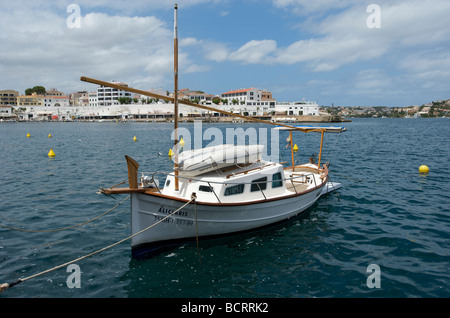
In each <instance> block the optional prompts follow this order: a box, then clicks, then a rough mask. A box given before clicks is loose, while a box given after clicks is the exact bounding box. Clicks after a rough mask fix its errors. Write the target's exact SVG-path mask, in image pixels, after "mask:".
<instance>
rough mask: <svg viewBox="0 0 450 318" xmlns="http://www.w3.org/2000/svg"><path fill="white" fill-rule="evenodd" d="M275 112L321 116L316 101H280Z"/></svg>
mask: <svg viewBox="0 0 450 318" xmlns="http://www.w3.org/2000/svg"><path fill="white" fill-rule="evenodd" d="M274 110H275V113H276V114H280V113H283V115H292V116H302V115H309V116H319V105H318V104H317V103H315V102H310V101H300V102H279V103H276V105H275V109H274Z"/></svg>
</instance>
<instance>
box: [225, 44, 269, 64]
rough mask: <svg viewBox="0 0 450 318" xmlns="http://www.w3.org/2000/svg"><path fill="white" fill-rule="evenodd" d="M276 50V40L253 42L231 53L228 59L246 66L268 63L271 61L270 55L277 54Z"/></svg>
mask: <svg viewBox="0 0 450 318" xmlns="http://www.w3.org/2000/svg"><path fill="white" fill-rule="evenodd" d="M276 48H277V43H276V42H275V41H274V40H262V41H256V40H252V41H249V42H247V43H245V44H244V45H243V46H241V47H240V48H239V49H238V50H236V51H235V52H232V53H230V54H229V56H228V58H229V59H230V60H233V61H240V62H243V63H245V64H247V63H267V62H268V61H269V60H270V54H271V53H273V52H275V51H276Z"/></svg>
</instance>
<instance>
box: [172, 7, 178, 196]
mask: <svg viewBox="0 0 450 318" xmlns="http://www.w3.org/2000/svg"><path fill="white" fill-rule="evenodd" d="M173 20H174V23H173V51H174V54H173V68H174V70H173V75H174V92H173V99H174V101H173V103H174V114H173V115H174V120H173V121H174V129H175V140H174V144H173V145H174V150H175V151H174V161H175V169H174V170H175V191H178V190H179V179H178V169H177V168H178V151H179V150H178V149H177V144H178V6H177V4H175V9H174V16H173Z"/></svg>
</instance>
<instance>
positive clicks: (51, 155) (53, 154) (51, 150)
mask: <svg viewBox="0 0 450 318" xmlns="http://www.w3.org/2000/svg"><path fill="white" fill-rule="evenodd" d="M48 156H49V157H50V158H53V157H54V156H56V155H55V152H54V151H53V149H51V148H50V151H49V152H48Z"/></svg>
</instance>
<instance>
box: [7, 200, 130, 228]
mask: <svg viewBox="0 0 450 318" xmlns="http://www.w3.org/2000/svg"><path fill="white" fill-rule="evenodd" d="M129 197H130V196H129V195H128V196H127V197H126V198H125V199H123V200H122V201H120V202H119V203H117V204H116V205H115V206H114V207H113V208H111V209H109V210H108V211H106V212H104V213H102V214H100V215H98V216H96V217H95V218H93V219H90V220H88V221H86V222H83V223H80V224H76V225H72V226H68V227H64V228H60V229H51V230H27V229H19V228H16V227H10V226H5V225H1V224H0V227H2V228H5V229H10V230H15V231H22V232H33V233H46V232H58V231H63V230H68V229H73V228H75V227H79V226H82V225H85V224H88V223H90V222H92V221H95V220H97V219H99V218H101V217H102V216H104V215H106V214H108V213H109V212H111V211H112V210H114V209H116V208H117V207H118V206H119V205H121V204H122V203H124V202H125V201H126V200H127V199H128V198H129Z"/></svg>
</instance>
